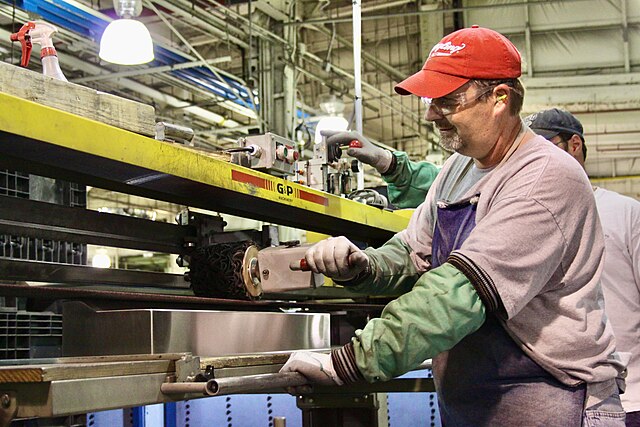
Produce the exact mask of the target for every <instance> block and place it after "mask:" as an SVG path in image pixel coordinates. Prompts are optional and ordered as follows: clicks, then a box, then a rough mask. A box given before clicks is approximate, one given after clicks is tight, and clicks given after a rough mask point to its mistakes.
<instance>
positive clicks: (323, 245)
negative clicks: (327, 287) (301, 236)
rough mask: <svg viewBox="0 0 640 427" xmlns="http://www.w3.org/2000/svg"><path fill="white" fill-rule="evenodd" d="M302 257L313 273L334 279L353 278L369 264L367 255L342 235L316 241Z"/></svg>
mask: <svg viewBox="0 0 640 427" xmlns="http://www.w3.org/2000/svg"><path fill="white" fill-rule="evenodd" d="M304 258H305V260H306V261H307V264H308V265H309V268H310V269H311V270H312V271H313V272H314V273H322V274H324V275H325V276H327V277H329V278H331V279H336V280H350V279H353V278H354V277H356V276H357V275H358V274H360V273H361V272H362V271H364V269H366V268H367V267H368V266H369V257H367V255H366V254H365V253H364V252H363V251H361V250H360V248H358V247H357V246H356V245H354V244H353V243H351V242H350V241H349V239H347V238H346V237H344V236H340V237H329V238H328V239H326V240H322V241H321V242H318V243H316V244H315V245H313V246H312V247H311V248H309V249H308V250H307V252H306V253H305V254H304Z"/></svg>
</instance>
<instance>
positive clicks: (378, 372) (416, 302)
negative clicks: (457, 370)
mask: <svg viewBox="0 0 640 427" xmlns="http://www.w3.org/2000/svg"><path fill="white" fill-rule="evenodd" d="M484 321H485V307H484V304H483V303H482V301H480V297H479V296H478V294H477V293H476V291H475V289H474V287H473V285H471V283H470V282H469V280H468V279H467V277H466V276H465V275H464V274H462V273H461V272H460V271H459V270H458V269H457V268H455V267H454V266H452V265H451V264H449V263H445V264H443V265H441V266H440V267H437V268H435V269H433V270H430V271H429V272H427V273H425V274H423V275H422V277H420V279H419V280H418V281H417V283H416V285H415V287H414V288H413V289H412V290H411V292H408V293H406V294H404V295H402V296H401V297H399V298H397V299H395V300H394V301H392V302H390V303H389V304H388V305H387V306H386V307H385V309H384V310H383V312H382V315H381V316H380V317H379V318H376V319H373V320H371V321H369V323H367V325H366V327H365V328H364V329H363V330H358V331H356V336H355V337H354V338H352V340H351V342H350V343H348V344H347V345H345V346H343V347H341V348H338V349H335V350H333V352H332V356H331V357H332V362H333V365H334V367H335V368H336V372H337V373H338V376H340V378H341V379H342V380H343V381H344V382H345V383H348V382H354V381H357V380H359V379H362V378H364V379H365V380H367V381H369V382H375V381H387V380H389V379H391V378H394V377H396V376H398V375H401V374H403V373H405V372H407V371H409V370H411V369H413V368H415V367H416V366H418V365H419V364H420V363H422V362H423V361H424V360H426V359H429V358H431V357H433V356H436V355H437V354H439V353H441V352H443V351H446V350H449V349H450V348H452V347H453V346H455V345H456V344H457V343H458V342H460V341H461V340H462V339H463V338H464V337H465V336H467V335H469V334H471V333H473V332H475V331H476V330H478V329H479V328H480V326H482V324H483V323H484Z"/></svg>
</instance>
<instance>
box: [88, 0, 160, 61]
mask: <svg viewBox="0 0 640 427" xmlns="http://www.w3.org/2000/svg"><path fill="white" fill-rule="evenodd" d="M113 8H114V9H115V10H116V13H117V14H118V16H119V17H120V19H116V20H114V21H112V22H111V23H110V24H109V25H108V26H107V28H105V30H104V33H102V38H101V39H100V53H99V56H100V58H101V59H103V60H104V61H107V62H111V63H113V64H120V65H140V64H146V63H147V62H150V61H153V59H154V55H153V41H152V40H151V34H149V30H148V29H147V27H145V25H144V24H143V23H142V22H140V21H136V20H135V19H133V18H135V17H137V16H139V15H140V13H141V12H142V0H113Z"/></svg>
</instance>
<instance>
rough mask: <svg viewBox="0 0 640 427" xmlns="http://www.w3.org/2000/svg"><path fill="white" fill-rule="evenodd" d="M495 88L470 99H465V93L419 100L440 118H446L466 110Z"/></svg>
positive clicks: (485, 90)
mask: <svg viewBox="0 0 640 427" xmlns="http://www.w3.org/2000/svg"><path fill="white" fill-rule="evenodd" d="M495 87H496V86H489V87H486V88H484V89H483V90H481V91H479V92H476V94H475V95H473V97H472V98H467V94H466V93H465V92H462V93H457V94H455V95H447V96H443V97H440V98H426V97H422V98H420V100H421V101H422V103H423V104H424V105H425V106H426V107H427V108H433V109H434V111H435V112H436V113H437V114H439V115H441V116H448V115H451V114H453V113H455V112H456V111H461V110H463V109H465V108H468V107H469V106H470V105H471V104H473V103H474V102H476V101H477V100H478V99H480V98H481V97H482V96H483V95H485V94H487V93H489V92H491V91H492V90H493V89H494V88H495Z"/></svg>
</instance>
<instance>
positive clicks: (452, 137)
mask: <svg viewBox="0 0 640 427" xmlns="http://www.w3.org/2000/svg"><path fill="white" fill-rule="evenodd" d="M440 146H441V147H442V148H444V149H445V150H447V151H455V152H459V151H460V149H461V148H462V147H463V146H464V144H463V142H462V138H460V135H458V133H457V132H447V133H446V134H445V135H443V134H440Z"/></svg>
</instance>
